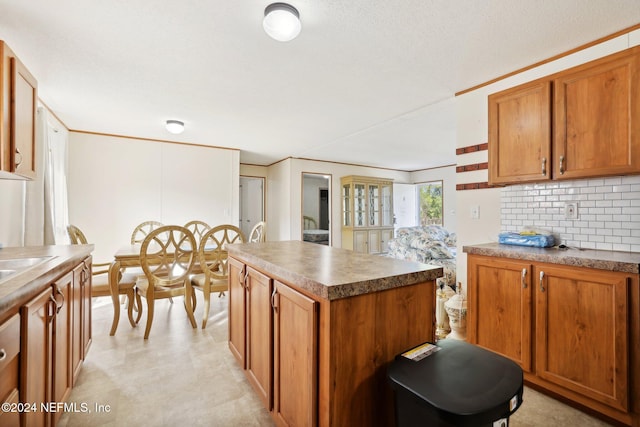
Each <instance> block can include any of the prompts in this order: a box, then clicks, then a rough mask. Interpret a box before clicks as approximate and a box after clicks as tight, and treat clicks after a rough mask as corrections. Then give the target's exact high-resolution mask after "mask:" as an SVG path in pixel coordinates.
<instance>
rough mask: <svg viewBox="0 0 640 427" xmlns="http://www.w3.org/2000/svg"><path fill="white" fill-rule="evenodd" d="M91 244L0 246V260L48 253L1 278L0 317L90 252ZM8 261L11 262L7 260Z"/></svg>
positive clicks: (27, 299)
mask: <svg viewBox="0 0 640 427" xmlns="http://www.w3.org/2000/svg"><path fill="white" fill-rule="evenodd" d="M92 251H93V245H57V246H30V247H14V248H2V249H0V261H2V263H4V262H5V261H4V260H15V259H19V258H39V257H48V258H46V259H44V260H43V261H42V262H40V263H38V264H36V265H34V266H32V267H28V268H26V269H24V270H19V272H18V273H17V274H14V275H12V276H8V277H6V278H4V279H1V280H0V318H2V317H3V316H4V314H5V313H6V312H7V311H9V310H12V309H14V308H16V307H17V306H20V305H22V304H24V303H25V302H27V301H29V300H30V299H31V298H33V297H34V296H36V295H38V294H39V293H40V292H42V291H43V290H44V289H45V288H46V287H47V286H49V284H51V283H52V282H54V281H55V280H57V279H58V278H60V277H61V276H62V275H64V274H65V273H66V272H68V271H70V270H71V269H73V268H74V267H75V266H76V265H78V264H79V263H80V262H81V261H82V260H83V259H85V258H86V257H87V256H89V255H91V252H92ZM8 265H10V264H8Z"/></svg>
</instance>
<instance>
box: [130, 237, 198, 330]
mask: <svg viewBox="0 0 640 427" xmlns="http://www.w3.org/2000/svg"><path fill="white" fill-rule="evenodd" d="M197 250H198V247H197V246H196V240H195V238H194V237H193V234H192V233H191V232H190V231H189V230H187V229H186V228H184V227H181V226H179V225H165V226H162V227H159V228H156V229H154V230H152V231H150V232H149V234H147V237H145V239H144V240H143V241H142V245H141V247H140V265H141V266H142V270H143V271H144V276H141V277H139V278H138V281H137V282H136V301H137V303H138V307H140V311H142V300H141V297H142V298H145V299H146V300H147V324H146V327H145V330H144V339H147V338H149V332H150V331H151V324H152V323H153V315H154V307H155V300H157V299H162V298H171V297H175V296H184V305H185V310H186V312H187V317H188V318H189V322H191V326H193V327H194V328H195V327H196V321H195V318H194V317H193V309H194V308H193V307H194V305H193V303H194V300H195V295H194V293H193V289H192V287H191V281H190V280H189V275H190V274H191V269H192V268H193V264H194V262H195V261H196V257H197ZM138 320H139V319H138Z"/></svg>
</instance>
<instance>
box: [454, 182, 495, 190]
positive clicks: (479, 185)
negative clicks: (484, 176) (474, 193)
mask: <svg viewBox="0 0 640 427" xmlns="http://www.w3.org/2000/svg"><path fill="white" fill-rule="evenodd" d="M484 188H496V186H494V185H491V184H489V183H488V182H469V183H467V184H456V191H461V190H481V189H484Z"/></svg>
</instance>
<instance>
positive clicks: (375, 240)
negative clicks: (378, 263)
mask: <svg viewBox="0 0 640 427" xmlns="http://www.w3.org/2000/svg"><path fill="white" fill-rule="evenodd" d="M340 183H341V187H342V195H341V198H342V247H343V248H345V249H351V250H353V251H355V252H361V253H371V254H375V253H380V252H386V243H387V242H388V241H389V235H391V237H393V181H392V180H390V179H383V178H371V177H363V176H345V177H342V178H341V180H340ZM385 239H386V240H385Z"/></svg>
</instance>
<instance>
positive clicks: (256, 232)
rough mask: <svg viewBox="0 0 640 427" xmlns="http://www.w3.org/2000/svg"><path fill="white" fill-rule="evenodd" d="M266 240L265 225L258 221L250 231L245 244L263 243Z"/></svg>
mask: <svg viewBox="0 0 640 427" xmlns="http://www.w3.org/2000/svg"><path fill="white" fill-rule="evenodd" d="M266 240H267V223H266V222H264V221H260V222H259V223H257V224H256V225H254V226H253V228H252V229H251V233H249V238H248V239H247V242H264V241H266Z"/></svg>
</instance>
